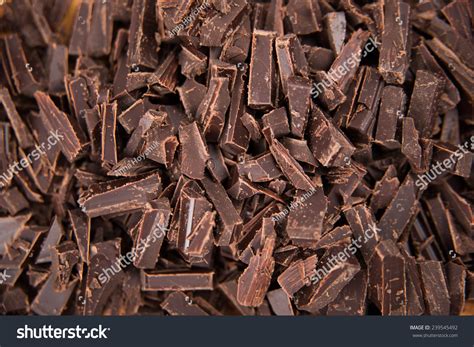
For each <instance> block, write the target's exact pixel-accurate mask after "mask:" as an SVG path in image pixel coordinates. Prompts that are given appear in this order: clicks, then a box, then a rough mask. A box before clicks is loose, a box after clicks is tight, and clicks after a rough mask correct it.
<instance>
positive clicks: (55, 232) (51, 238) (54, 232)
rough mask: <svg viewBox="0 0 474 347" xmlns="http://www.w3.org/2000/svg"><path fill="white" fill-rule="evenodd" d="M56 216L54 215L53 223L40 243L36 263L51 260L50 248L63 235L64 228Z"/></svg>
mask: <svg viewBox="0 0 474 347" xmlns="http://www.w3.org/2000/svg"><path fill="white" fill-rule="evenodd" d="M60 224H61V223H60V221H58V217H57V216H55V217H54V219H53V223H52V224H51V227H50V228H49V231H48V235H47V236H46V239H45V240H44V241H43V244H42V245H41V251H40V253H39V254H38V256H37V258H36V264H41V263H45V262H50V261H51V252H52V248H53V247H55V246H57V245H58V244H59V242H60V241H61V238H62V237H63V236H64V230H63V227H62V225H60Z"/></svg>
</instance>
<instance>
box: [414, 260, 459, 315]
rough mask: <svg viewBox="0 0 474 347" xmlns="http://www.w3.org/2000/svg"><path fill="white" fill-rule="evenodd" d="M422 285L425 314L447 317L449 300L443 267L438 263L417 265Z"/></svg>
mask: <svg viewBox="0 0 474 347" xmlns="http://www.w3.org/2000/svg"><path fill="white" fill-rule="evenodd" d="M418 269H419V271H420V274H421V279H422V284H423V294H424V298H425V304H426V312H427V313H428V314H430V315H433V316H435V315H442V316H447V315H449V312H450V305H451V302H450V298H449V292H448V286H447V284H446V277H445V275H444V271H443V266H442V265H441V263H440V262H438V261H432V260H430V261H424V262H421V263H418Z"/></svg>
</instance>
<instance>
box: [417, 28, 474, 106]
mask: <svg viewBox="0 0 474 347" xmlns="http://www.w3.org/2000/svg"><path fill="white" fill-rule="evenodd" d="M426 44H427V45H428V47H429V48H430V49H431V51H432V52H433V53H434V54H435V55H436V56H437V57H438V58H439V60H440V61H441V62H442V63H443V64H444V66H445V67H447V68H448V69H449V70H448V71H449V73H450V74H451V75H452V76H453V77H454V79H455V80H456V82H457V83H458V85H459V86H460V88H461V89H462V90H463V92H464V93H465V94H466V95H467V96H468V98H469V100H470V101H471V102H473V100H474V93H473V92H472V91H473V90H474V89H473V88H474V70H473V68H469V67H467V65H466V63H465V62H464V61H462V60H461V59H460V58H459V57H458V55H457V54H456V53H455V52H454V51H452V50H450V49H449V48H448V47H446V45H445V44H444V43H443V42H441V41H440V40H439V39H438V38H436V37H435V38H434V39H433V40H429V41H427V42H426Z"/></svg>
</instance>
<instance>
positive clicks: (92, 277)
mask: <svg viewBox="0 0 474 347" xmlns="http://www.w3.org/2000/svg"><path fill="white" fill-rule="evenodd" d="M119 257H120V240H119V239H114V240H109V241H104V242H97V243H95V244H94V245H92V246H91V259H90V263H89V267H88V271H87V278H86V286H85V288H84V289H83V290H84V291H83V293H84V294H83V295H81V296H82V297H83V298H84V308H83V312H84V314H85V315H98V314H102V312H103V310H104V307H105V305H106V304H107V301H108V300H109V298H110V297H111V295H112V293H113V292H114V290H116V289H117V287H118V286H119V285H120V283H121V282H122V280H123V276H124V274H123V272H122V271H119V272H117V273H115V272H114V270H113V269H112V266H114V267H115V266H118V268H119V269H120V264H118V263H120V258H119ZM104 269H109V272H110V270H111V271H112V275H110V274H109V272H106V270H104Z"/></svg>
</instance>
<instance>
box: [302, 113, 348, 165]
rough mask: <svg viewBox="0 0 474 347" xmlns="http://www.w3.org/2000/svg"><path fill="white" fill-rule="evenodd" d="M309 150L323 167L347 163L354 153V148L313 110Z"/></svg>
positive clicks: (323, 117) (328, 121)
mask: <svg viewBox="0 0 474 347" xmlns="http://www.w3.org/2000/svg"><path fill="white" fill-rule="evenodd" d="M309 132H310V134H311V137H310V138H309V148H310V149H311V151H312V152H313V155H314V157H315V158H316V160H317V161H318V162H319V163H320V164H321V165H323V166H326V167H330V166H341V165H344V163H346V162H347V159H346V158H350V157H351V156H352V154H353V153H354V151H355V147H354V146H353V145H352V144H351V143H350V141H349V140H348V139H347V138H346V136H345V135H344V133H342V132H341V131H340V130H339V129H338V128H336V127H335V126H334V125H333V124H332V122H331V121H330V120H328V119H327V118H326V117H325V116H324V114H323V113H322V111H321V110H319V109H318V108H313V114H312V118H310V125H309Z"/></svg>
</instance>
